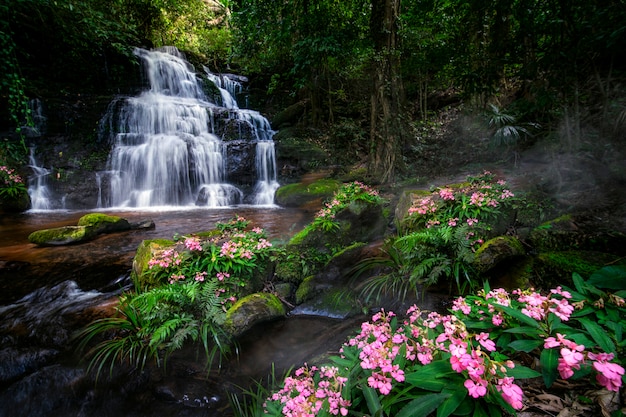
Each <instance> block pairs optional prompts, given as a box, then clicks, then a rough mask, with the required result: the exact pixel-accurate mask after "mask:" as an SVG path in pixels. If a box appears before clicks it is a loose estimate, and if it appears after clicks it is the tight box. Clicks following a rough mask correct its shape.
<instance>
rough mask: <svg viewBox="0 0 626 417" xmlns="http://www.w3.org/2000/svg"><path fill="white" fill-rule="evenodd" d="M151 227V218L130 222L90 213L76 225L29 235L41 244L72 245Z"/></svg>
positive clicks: (39, 231)
mask: <svg viewBox="0 0 626 417" xmlns="http://www.w3.org/2000/svg"><path fill="white" fill-rule="evenodd" d="M151 228H154V222H153V221H151V220H145V221H142V222H138V223H129V222H128V220H126V219H123V218H121V217H117V216H109V215H106V214H101V213H90V214H86V215H84V216H83V217H81V218H80V219H79V220H78V224H77V225H76V226H63V227H56V228H52V229H43V230H37V231H35V232H33V233H31V234H30V235H29V236H28V241H29V242H31V243H34V244H36V245H39V246H61V245H72V244H76V243H81V242H87V241H89V240H92V239H94V238H96V237H97V236H98V235H100V234H104V233H115V232H123V231H127V230H131V229H151Z"/></svg>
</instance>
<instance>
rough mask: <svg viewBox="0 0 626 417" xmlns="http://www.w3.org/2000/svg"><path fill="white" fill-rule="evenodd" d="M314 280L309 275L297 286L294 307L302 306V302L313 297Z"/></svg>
mask: <svg viewBox="0 0 626 417" xmlns="http://www.w3.org/2000/svg"><path fill="white" fill-rule="evenodd" d="M314 279H315V277H314V276H313V275H310V276H308V277H306V278H305V279H303V280H302V282H301V283H300V285H299V286H298V289H297V290H296V305H297V304H302V303H303V302H304V301H306V300H308V299H310V298H311V297H313V295H314V294H313V289H314V285H313V281H314Z"/></svg>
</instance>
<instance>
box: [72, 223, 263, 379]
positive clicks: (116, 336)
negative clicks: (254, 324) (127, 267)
mask: <svg viewBox="0 0 626 417" xmlns="http://www.w3.org/2000/svg"><path fill="white" fill-rule="evenodd" d="M248 224H249V222H248V221H247V220H246V219H244V218H243V217H240V216H237V217H235V218H233V219H231V220H230V221H229V222H227V223H223V224H218V226H217V227H218V229H219V230H221V233H220V234H219V235H216V236H213V237H210V238H208V240H206V241H202V240H201V239H200V238H198V237H197V236H192V237H185V238H184V239H183V240H182V243H179V247H175V248H174V249H172V248H169V249H164V250H161V251H159V252H158V253H156V254H155V256H154V257H153V258H152V259H151V260H150V261H149V262H148V265H149V266H150V269H149V270H148V271H145V272H144V274H147V275H152V279H151V280H148V281H150V282H152V283H159V285H152V286H151V287H143V286H141V285H137V284H139V283H136V291H135V292H131V293H126V294H123V296H122V297H121V299H120V303H119V306H118V307H117V311H118V313H119V314H118V315H117V316H114V317H110V318H104V319H100V320H96V321H95V322H93V323H91V324H90V325H88V326H87V327H86V328H85V329H83V330H82V331H80V332H79V333H78V335H77V336H76V337H77V338H78V339H80V343H79V347H80V349H86V348H87V347H88V346H89V345H90V342H91V341H92V340H96V339H97V338H98V337H104V340H102V341H100V342H99V343H97V344H95V345H94V346H93V347H90V349H89V352H88V355H87V356H88V357H91V363H90V368H95V369H96V370H97V372H98V374H99V373H100V372H101V371H102V370H103V369H104V368H105V367H106V366H107V364H108V365H109V367H110V369H111V370H112V369H113V366H114V365H115V363H117V362H121V363H129V364H130V365H132V366H136V367H139V368H143V366H145V364H146V362H147V361H148V360H149V359H153V360H155V361H156V362H157V364H160V363H161V361H163V362H165V361H166V360H167V358H168V357H169V356H170V355H171V354H172V353H173V352H174V351H176V350H177V349H180V348H181V347H183V345H184V343H185V342H187V341H191V342H200V343H201V345H202V347H203V349H204V353H205V355H206V358H207V366H210V365H211V362H212V360H213V357H214V355H215V354H216V353H220V355H225V354H228V353H229V351H230V340H229V337H228V336H227V335H226V333H225V331H224V330H223V328H222V327H221V325H222V324H223V322H224V320H225V317H226V316H225V315H226V311H227V310H228V308H229V307H230V306H232V304H233V303H234V302H235V301H236V300H237V298H238V297H239V296H240V294H241V292H242V291H243V290H244V289H245V286H246V285H247V284H249V282H250V280H251V279H252V278H253V277H254V274H255V273H257V269H258V268H259V267H260V266H261V265H262V261H264V260H267V259H268V258H269V248H270V247H271V246H272V245H271V243H270V242H269V241H267V240H266V238H265V234H264V232H263V230H262V229H259V228H254V229H252V230H250V231H246V230H244V228H245V227H247V226H248ZM179 249H180V250H179Z"/></svg>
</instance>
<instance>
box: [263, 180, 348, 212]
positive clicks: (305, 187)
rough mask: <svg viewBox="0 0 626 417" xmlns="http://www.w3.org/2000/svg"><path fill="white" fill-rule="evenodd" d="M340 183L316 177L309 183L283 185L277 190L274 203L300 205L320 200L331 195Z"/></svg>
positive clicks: (287, 205)
mask: <svg viewBox="0 0 626 417" xmlns="http://www.w3.org/2000/svg"><path fill="white" fill-rule="evenodd" d="M340 186H341V183H340V182H339V181H337V180H332V179H318V180H316V181H314V182H311V183H304V182H300V183H296V184H287V185H284V186H282V187H280V188H278V190H276V194H275V197H274V200H275V201H276V204H278V205H281V206H285V207H300V206H303V205H305V204H307V203H311V202H313V201H319V202H320V204H321V201H322V200H324V199H326V198H330V197H332V196H333V193H334V192H335V191H337V190H338V189H339V187H340Z"/></svg>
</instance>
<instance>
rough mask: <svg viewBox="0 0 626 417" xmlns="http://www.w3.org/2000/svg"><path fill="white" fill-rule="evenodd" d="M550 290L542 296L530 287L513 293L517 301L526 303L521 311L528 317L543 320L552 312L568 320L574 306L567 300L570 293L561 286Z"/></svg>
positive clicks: (570, 296)
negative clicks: (558, 296)
mask: <svg viewBox="0 0 626 417" xmlns="http://www.w3.org/2000/svg"><path fill="white" fill-rule="evenodd" d="M550 292H551V294H550V295H548V296H544V295H541V294H539V293H537V292H535V291H534V289H532V288H531V289H530V290H515V291H513V294H516V295H518V298H517V301H519V302H520V303H525V304H526V306H525V307H523V308H522V310H521V311H522V313H524V314H526V315H527V316H528V317H531V318H533V319H535V320H543V319H544V318H545V317H546V315H547V314H548V313H553V314H554V315H555V316H557V317H558V318H560V319H561V320H563V321H567V320H569V317H570V316H571V314H572V313H573V312H574V306H573V305H571V304H570V303H569V301H568V299H570V298H572V295H571V294H570V293H569V292H567V291H564V290H563V289H562V288H561V287H557V288H555V289H552V290H551V291H550ZM552 294H557V295H560V296H561V297H562V298H553V297H552V296H551V295H552Z"/></svg>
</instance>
